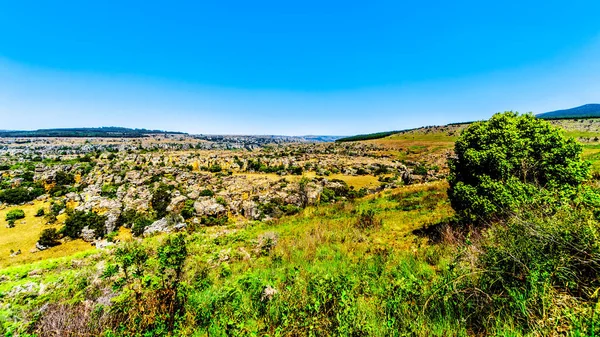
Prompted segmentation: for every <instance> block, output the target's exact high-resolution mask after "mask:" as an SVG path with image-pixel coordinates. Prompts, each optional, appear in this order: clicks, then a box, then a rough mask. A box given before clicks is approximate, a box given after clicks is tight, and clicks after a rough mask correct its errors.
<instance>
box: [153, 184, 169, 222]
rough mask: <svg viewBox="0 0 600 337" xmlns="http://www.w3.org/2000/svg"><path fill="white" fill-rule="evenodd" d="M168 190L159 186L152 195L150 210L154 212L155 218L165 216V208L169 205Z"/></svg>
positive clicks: (167, 187)
mask: <svg viewBox="0 0 600 337" xmlns="http://www.w3.org/2000/svg"><path fill="white" fill-rule="evenodd" d="M170 190H171V188H170V187H169V186H167V185H164V184H161V185H160V186H158V188H157V189H156V191H154V194H153V195H152V200H151V203H152V209H154V211H155V212H156V217H157V218H163V217H164V216H166V215H167V207H169V204H170V203H171V192H170Z"/></svg>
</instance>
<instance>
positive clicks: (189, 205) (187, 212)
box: [181, 199, 196, 220]
mask: <svg viewBox="0 0 600 337" xmlns="http://www.w3.org/2000/svg"><path fill="white" fill-rule="evenodd" d="M195 214H196V209H195V208H194V200H190V199H188V200H186V201H185V204H184V206H183V209H182V210H181V216H182V217H183V218H184V219H186V220H187V219H189V218H191V217H193V216H194V215H195Z"/></svg>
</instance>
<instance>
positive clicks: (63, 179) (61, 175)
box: [54, 171, 75, 185]
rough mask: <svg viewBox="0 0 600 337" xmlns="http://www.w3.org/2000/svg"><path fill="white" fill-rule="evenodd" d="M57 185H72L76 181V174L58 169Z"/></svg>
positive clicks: (55, 179) (55, 177)
mask: <svg viewBox="0 0 600 337" xmlns="http://www.w3.org/2000/svg"><path fill="white" fill-rule="evenodd" d="M54 182H55V183H56V185H72V184H74V183H75V176H74V175H73V174H72V173H69V172H64V171H58V172H56V175H55V176H54Z"/></svg>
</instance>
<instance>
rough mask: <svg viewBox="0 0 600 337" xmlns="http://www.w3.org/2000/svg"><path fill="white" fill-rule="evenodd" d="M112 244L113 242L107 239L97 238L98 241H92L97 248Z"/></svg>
mask: <svg viewBox="0 0 600 337" xmlns="http://www.w3.org/2000/svg"><path fill="white" fill-rule="evenodd" d="M114 245H115V243H114V242H109V241H108V240H99V241H96V242H94V246H96V248H98V249H104V248H107V247H111V246H114Z"/></svg>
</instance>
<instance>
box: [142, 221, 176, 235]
mask: <svg viewBox="0 0 600 337" xmlns="http://www.w3.org/2000/svg"><path fill="white" fill-rule="evenodd" d="M170 231H171V228H169V224H168V222H167V219H166V218H162V219H160V220H156V221H154V222H153V223H152V224H151V225H150V226H148V227H146V229H144V236H148V235H150V234H153V233H169V232H170Z"/></svg>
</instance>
